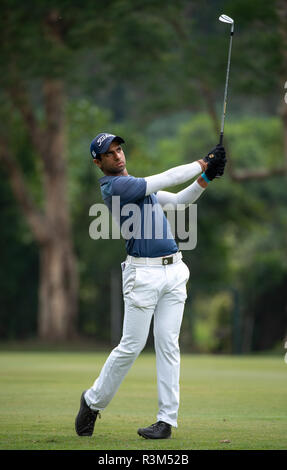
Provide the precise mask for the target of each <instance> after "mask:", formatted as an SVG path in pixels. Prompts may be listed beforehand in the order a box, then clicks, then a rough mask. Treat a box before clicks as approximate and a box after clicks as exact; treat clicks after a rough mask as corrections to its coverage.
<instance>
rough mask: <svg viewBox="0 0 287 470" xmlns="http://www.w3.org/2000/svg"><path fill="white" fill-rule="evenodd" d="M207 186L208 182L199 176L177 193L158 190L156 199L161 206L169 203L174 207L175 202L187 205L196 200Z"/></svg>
mask: <svg viewBox="0 0 287 470" xmlns="http://www.w3.org/2000/svg"><path fill="white" fill-rule="evenodd" d="M207 186H208V183H207V182H206V181H205V180H204V179H203V178H202V176H199V177H198V178H197V180H196V181H194V182H193V183H192V184H191V185H189V186H188V187H187V188H185V189H183V190H182V191H179V192H178V193H170V192H168V191H158V193H157V199H158V202H159V203H160V205H161V206H162V207H164V206H165V205H166V204H169V205H171V206H172V207H174V208H176V206H177V204H185V205H186V206H187V205H188V204H192V203H193V202H195V201H197V199H198V198H199V197H200V196H201V194H202V193H203V191H204V190H205V188H206V187H207Z"/></svg>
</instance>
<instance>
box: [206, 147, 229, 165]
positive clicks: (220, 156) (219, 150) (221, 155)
mask: <svg viewBox="0 0 287 470" xmlns="http://www.w3.org/2000/svg"><path fill="white" fill-rule="evenodd" d="M214 158H215V159H216V160H226V156H225V148H224V147H223V146H222V145H219V144H218V145H217V146H216V147H214V149H212V150H211V151H210V152H209V153H208V154H207V155H206V157H204V158H203V161H204V162H206V163H209V162H210V161H211V160H212V159H214Z"/></svg>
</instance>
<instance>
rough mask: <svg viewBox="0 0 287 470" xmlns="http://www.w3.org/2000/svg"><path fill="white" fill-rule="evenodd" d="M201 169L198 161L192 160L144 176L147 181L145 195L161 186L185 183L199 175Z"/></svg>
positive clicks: (166, 186)
mask: <svg viewBox="0 0 287 470" xmlns="http://www.w3.org/2000/svg"><path fill="white" fill-rule="evenodd" d="M201 171H202V167H201V165H200V163H199V162H198V161H194V162H192V163H188V164H186V165H179V166H176V167H174V168H171V169H170V170H167V171H164V172H163V173H159V174H157V175H152V176H147V177H146V178H144V179H145V181H146V183H147V185H146V193H145V195H146V196H148V195H149V194H152V193H155V192H157V191H160V190H161V189H163V188H168V187H170V186H176V185H178V184H182V183H186V182H187V181H189V180H191V179H192V178H194V177H195V176H197V175H199V173H200V172H201Z"/></svg>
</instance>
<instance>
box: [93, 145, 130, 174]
mask: <svg viewBox="0 0 287 470" xmlns="http://www.w3.org/2000/svg"><path fill="white" fill-rule="evenodd" d="M94 162H95V163H96V165H97V166H98V167H99V168H100V169H101V170H102V172H103V173H104V174H105V175H107V176H120V175H127V174H128V173H127V170H126V158H125V154H124V151H123V149H122V147H121V145H120V144H119V143H118V142H112V143H111V145H110V146H109V149H108V151H107V152H106V153H102V154H101V160H98V159H96V158H95V159H94Z"/></svg>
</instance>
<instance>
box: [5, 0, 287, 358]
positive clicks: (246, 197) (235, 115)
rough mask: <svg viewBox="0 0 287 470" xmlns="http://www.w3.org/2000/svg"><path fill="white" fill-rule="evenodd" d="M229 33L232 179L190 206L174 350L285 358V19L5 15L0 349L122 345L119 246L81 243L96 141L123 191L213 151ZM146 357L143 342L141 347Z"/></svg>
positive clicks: (248, 13) (92, 198)
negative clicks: (118, 143)
mask: <svg viewBox="0 0 287 470" xmlns="http://www.w3.org/2000/svg"><path fill="white" fill-rule="evenodd" d="M223 12H224V13H226V14H227V15H229V16H231V17H233V18H234V19H235V36H234V45H233V52H232V64H231V75H230V87H229V93H228V96H229V99H228V106H227V118H226V125H225V136H226V137H225V146H226V149H227V151H228V157H229V165H228V169H227V171H226V174H225V176H224V178H222V179H221V180H219V181H216V182H215V183H214V184H212V185H210V187H209V188H208V191H206V192H205V194H204V195H203V196H202V198H201V199H200V200H199V201H198V235H197V239H198V242H197V246H196V249H195V250H192V251H185V252H184V258H185V261H186V262H187V264H188V266H189V268H190V271H191V279H190V282H189V286H188V289H189V298H188V302H187V305H186V310H185V317H184V323H183V328H182V335H181V344H182V347H183V348H184V350H187V351H199V352H218V353H231V352H232V353H241V352H250V351H263V350H271V349H273V350H274V349H275V350H276V348H280V347H283V346H282V345H283V343H284V337H285V335H286V323H287V322H286V320H287V298H286V290H287V237H286V233H287V218H286V203H287V195H286V174H287V173H286V168H287V104H286V103H285V101H284V95H285V93H286V90H285V89H284V87H285V82H286V80H287V70H286V68H287V61H286V31H287V27H286V21H287V20H286V18H287V13H286V12H287V7H286V3H285V2H284V1H282V0H281V1H275V0H274V1H272V2H268V3H264V4H263V3H262V2H260V1H257V0H254V1H253V2H246V1H245V0H233V1H227V0H226V1H221V0H216V1H213V2H211V1H210V0H206V1H200V2H199V1H198V0H177V1H174V2H163V1H162V0H157V1H148V0H147V1H144V2H142V1H141V2H140V1H138V0H133V1H131V0H125V1H121V0H110V1H106V2H105V3H104V2H100V1H99V2H97V1H96V2H95V1H85V2H81V3H80V2H77V1H75V0H70V1H65V0H62V1H54V2H51V1H49V2H48V1H47V0H41V1H39V2H37V3H35V2H30V1H27V2H25V3H23V2H20V1H19V0H9V1H8V0H3V2H2V15H1V19H0V21H1V28H0V35H1V55H0V60H1V65H2V67H1V70H2V73H1V77H0V85H1V90H0V100H1V108H0V109H1V110H0V113H1V130H0V163H1V164H0V174H1V181H2V183H1V186H0V201H1V213H0V220H1V231H0V239H1V243H0V247H1V261H2V263H1V270H0V277H1V279H0V280H1V291H0V338H1V339H2V340H8V339H9V340H11V339H27V338H35V337H39V338H41V339H42V340H45V341H46V340H58V341H63V340H65V341H67V340H68V341H71V340H72V339H75V338H76V337H78V336H79V337H81V338H91V339H92V340H93V341H94V344H95V346H96V345H99V344H107V343H108V344H110V343H111V342H112V344H114V343H116V342H117V340H118V337H119V334H120V321H121V318H122V307H123V305H122V299H121V293H120V271H119V266H120V262H121V261H122V260H123V259H124V258H125V249H124V242H123V240H105V239H99V240H93V239H91V238H90V236H89V225H90V223H91V221H92V217H91V216H89V209H90V207H91V206H92V205H93V204H94V203H96V202H101V196H100V191H99V185H98V178H99V177H100V176H101V174H100V173H99V172H98V170H97V169H96V168H95V165H93V162H92V159H91V157H90V155H89V144H90V141H91V140H92V138H93V137H94V136H95V135H96V134H97V133H98V132H101V131H102V130H106V131H108V132H113V133H118V134H119V135H122V136H123V137H124V138H125V139H126V144H125V152H126V156H127V162H128V170H129V173H130V174H133V175H135V176H147V175H149V174H152V173H156V172H161V171H164V170H165V169H168V168H170V167H173V166H176V165H180V164H183V163H188V162H190V161H193V160H195V159H197V158H200V157H202V156H204V155H205V154H206V153H207V152H208V151H209V150H210V149H211V148H212V147H214V145H215V144H216V143H217V142H218V135H219V131H218V129H219V118H220V113H221V106H222V100H223V91H224V80H225V72H226V60H227V49H228V40H229V30H228V27H225V25H223V24H221V23H219V22H218V16H219V15H220V14H221V13H223ZM150 341H152V338H150Z"/></svg>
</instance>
